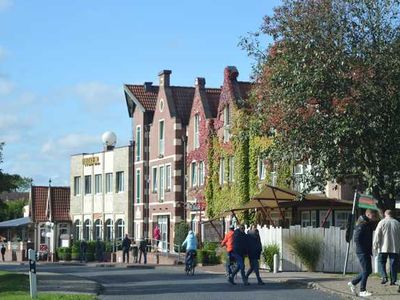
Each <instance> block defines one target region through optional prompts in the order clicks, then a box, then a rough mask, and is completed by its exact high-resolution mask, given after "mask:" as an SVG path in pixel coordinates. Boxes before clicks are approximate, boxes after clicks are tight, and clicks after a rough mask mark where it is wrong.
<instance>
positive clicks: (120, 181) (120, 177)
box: [115, 172, 124, 192]
mask: <svg viewBox="0 0 400 300" xmlns="http://www.w3.org/2000/svg"><path fill="white" fill-rule="evenodd" d="M115 174H116V176H117V181H116V190H117V192H123V191H124V172H117V173H115Z"/></svg>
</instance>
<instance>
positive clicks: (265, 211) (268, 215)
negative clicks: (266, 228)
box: [257, 199, 275, 227]
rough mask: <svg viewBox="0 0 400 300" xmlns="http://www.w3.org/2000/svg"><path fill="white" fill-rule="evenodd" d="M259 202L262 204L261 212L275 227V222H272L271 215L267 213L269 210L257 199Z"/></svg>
mask: <svg viewBox="0 0 400 300" xmlns="http://www.w3.org/2000/svg"><path fill="white" fill-rule="evenodd" d="M257 201H258V203H260V205H261V210H262V212H263V213H264V215H265V216H266V217H268V218H269V220H270V221H271V224H272V226H274V227H275V222H274V221H273V220H272V218H271V215H270V214H269V213H268V212H267V210H266V209H265V207H264V205H262V203H261V200H260V199H257Z"/></svg>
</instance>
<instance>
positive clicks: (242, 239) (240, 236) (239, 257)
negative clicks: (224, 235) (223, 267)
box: [228, 225, 249, 285]
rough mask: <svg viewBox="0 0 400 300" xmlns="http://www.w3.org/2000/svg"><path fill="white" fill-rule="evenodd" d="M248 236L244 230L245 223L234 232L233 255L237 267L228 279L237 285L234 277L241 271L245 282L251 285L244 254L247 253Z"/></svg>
mask: <svg viewBox="0 0 400 300" xmlns="http://www.w3.org/2000/svg"><path fill="white" fill-rule="evenodd" d="M246 252H247V236H246V233H245V232H244V225H240V226H239V228H238V229H236V230H235V232H234V233H233V251H232V257H233V258H234V259H235V260H236V263H237V267H236V269H235V270H232V274H230V276H229V277H228V281H229V282H230V283H231V284H233V285H235V284H236V283H235V282H234V280H233V279H234V278H235V276H236V274H237V273H238V272H239V271H240V274H241V276H242V280H243V284H244V285H249V283H248V281H247V278H246V273H245V271H244V256H245V255H246V254H247V253H246Z"/></svg>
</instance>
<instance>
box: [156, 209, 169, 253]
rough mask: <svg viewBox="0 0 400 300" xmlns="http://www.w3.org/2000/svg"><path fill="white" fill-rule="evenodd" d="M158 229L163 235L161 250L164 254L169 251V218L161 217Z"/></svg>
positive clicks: (158, 221)
mask: <svg viewBox="0 0 400 300" xmlns="http://www.w3.org/2000/svg"><path fill="white" fill-rule="evenodd" d="M157 223H158V227H159V228H160V235H161V249H162V251H163V252H167V251H168V216H159V217H158V220H157Z"/></svg>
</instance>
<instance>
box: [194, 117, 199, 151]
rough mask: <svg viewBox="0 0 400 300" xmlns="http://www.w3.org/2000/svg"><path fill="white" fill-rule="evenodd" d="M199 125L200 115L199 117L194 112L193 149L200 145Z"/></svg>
mask: <svg viewBox="0 0 400 300" xmlns="http://www.w3.org/2000/svg"><path fill="white" fill-rule="evenodd" d="M199 127H200V117H199V114H195V116H194V148H195V149H197V148H199V147H200V140H199Z"/></svg>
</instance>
